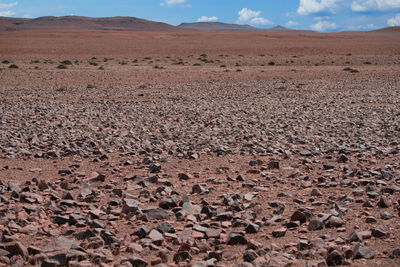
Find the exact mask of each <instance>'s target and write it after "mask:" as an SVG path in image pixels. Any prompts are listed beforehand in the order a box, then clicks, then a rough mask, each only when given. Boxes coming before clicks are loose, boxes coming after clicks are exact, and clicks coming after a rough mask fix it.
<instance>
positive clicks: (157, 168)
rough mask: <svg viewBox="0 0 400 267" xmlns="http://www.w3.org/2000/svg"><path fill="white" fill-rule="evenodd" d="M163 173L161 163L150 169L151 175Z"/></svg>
mask: <svg viewBox="0 0 400 267" xmlns="http://www.w3.org/2000/svg"><path fill="white" fill-rule="evenodd" d="M160 171H161V165H160V164H159V163H156V164H153V165H151V166H150V168H149V172H150V173H159V172H160Z"/></svg>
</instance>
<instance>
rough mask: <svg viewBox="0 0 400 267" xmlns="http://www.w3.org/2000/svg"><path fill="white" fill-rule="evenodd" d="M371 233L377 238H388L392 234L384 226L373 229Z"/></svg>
mask: <svg viewBox="0 0 400 267" xmlns="http://www.w3.org/2000/svg"><path fill="white" fill-rule="evenodd" d="M371 234H372V236H373V237H377V238H388V237H389V236H390V233H389V232H388V231H386V230H384V229H382V228H374V229H372V230H371Z"/></svg>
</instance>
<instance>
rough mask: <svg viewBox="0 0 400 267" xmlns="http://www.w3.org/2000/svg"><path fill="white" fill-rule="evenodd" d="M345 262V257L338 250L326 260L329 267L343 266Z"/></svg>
mask: <svg viewBox="0 0 400 267" xmlns="http://www.w3.org/2000/svg"><path fill="white" fill-rule="evenodd" d="M343 261H344V258H343V255H342V254H341V253H340V252H339V251H337V250H333V251H332V252H331V253H329V255H328V257H327V258H326V263H327V264H328V266H339V265H342V264H343Z"/></svg>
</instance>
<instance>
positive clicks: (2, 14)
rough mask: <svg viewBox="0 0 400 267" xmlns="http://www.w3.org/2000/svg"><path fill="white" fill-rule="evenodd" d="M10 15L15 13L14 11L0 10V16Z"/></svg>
mask: <svg viewBox="0 0 400 267" xmlns="http://www.w3.org/2000/svg"><path fill="white" fill-rule="evenodd" d="M12 15H15V12H12V11H11V10H7V11H0V17H11V16H12Z"/></svg>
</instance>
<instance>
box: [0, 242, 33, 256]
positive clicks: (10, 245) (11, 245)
mask: <svg viewBox="0 0 400 267" xmlns="http://www.w3.org/2000/svg"><path fill="white" fill-rule="evenodd" d="M0 249H2V250H5V251H8V253H10V254H9V255H10V256H16V255H17V256H18V255H19V256H22V258H24V259H27V258H28V257H29V253H28V249H27V248H26V247H25V246H24V245H22V244H21V243H20V242H5V243H0Z"/></svg>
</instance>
